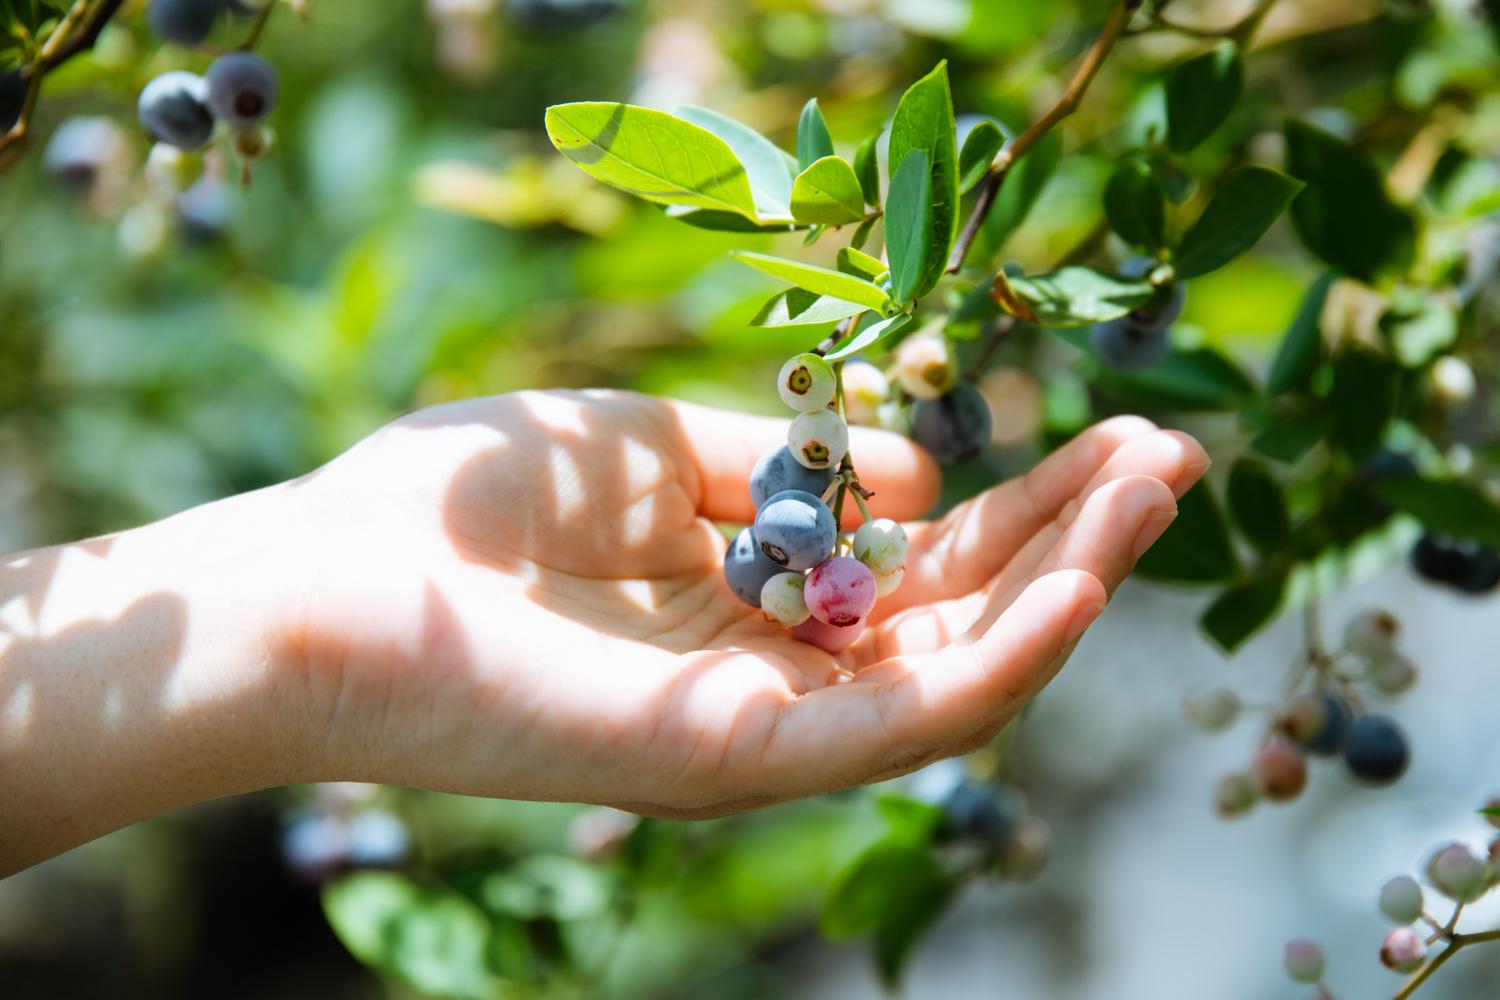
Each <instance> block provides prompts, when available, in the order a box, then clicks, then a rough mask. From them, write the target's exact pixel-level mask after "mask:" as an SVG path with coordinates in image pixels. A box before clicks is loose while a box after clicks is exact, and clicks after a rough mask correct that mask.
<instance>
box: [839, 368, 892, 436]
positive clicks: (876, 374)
mask: <svg viewBox="0 0 1500 1000" xmlns="http://www.w3.org/2000/svg"><path fill="white" fill-rule="evenodd" d="M890 394H891V383H890V380H889V379H887V378H886V377H885V372H883V371H881V370H880V369H879V368H876V367H875V366H874V365H872V364H870V363H869V362H868V361H846V362H844V419H846V420H848V421H849V422H850V423H851V424H873V423H874V422H875V412H876V411H877V410H878V409H880V404H881V403H884V402H885V401H886V397H887V396H889V395H890Z"/></svg>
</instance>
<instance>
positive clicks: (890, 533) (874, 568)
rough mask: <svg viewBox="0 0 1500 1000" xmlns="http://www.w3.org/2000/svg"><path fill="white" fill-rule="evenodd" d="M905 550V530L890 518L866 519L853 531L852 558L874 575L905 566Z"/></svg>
mask: <svg viewBox="0 0 1500 1000" xmlns="http://www.w3.org/2000/svg"><path fill="white" fill-rule="evenodd" d="M906 550H907V540H906V530H905V529H904V528H902V527H901V525H899V524H897V523H896V522H895V521H892V520H891V519H890V518H886V517H882V518H880V519H879V520H876V521H866V522H865V523H864V524H862V525H860V526H859V530H858V531H856V532H855V533H854V558H856V559H858V560H859V561H860V562H862V563H864V564H865V565H866V566H868V567H870V571H871V572H872V573H874V574H875V575H876V576H880V575H881V574H883V573H891V572H894V571H895V570H898V569H901V568H902V567H903V566H905V565H906Z"/></svg>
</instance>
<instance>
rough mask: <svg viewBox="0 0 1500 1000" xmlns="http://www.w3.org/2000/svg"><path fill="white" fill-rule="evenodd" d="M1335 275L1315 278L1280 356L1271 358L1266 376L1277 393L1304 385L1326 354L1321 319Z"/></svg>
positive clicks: (1271, 390) (1268, 387)
mask: <svg viewBox="0 0 1500 1000" xmlns="http://www.w3.org/2000/svg"><path fill="white" fill-rule="evenodd" d="M1334 278H1335V275H1332V274H1324V275H1322V276H1321V277H1319V278H1318V280H1317V281H1314V282H1313V283H1312V285H1311V286H1310V287H1309V288H1308V289H1307V294H1306V295H1304V296H1303V297H1302V304H1301V305H1300V306H1298V308H1297V315H1296V316H1295V317H1294V318H1293V319H1292V325H1291V326H1290V327H1288V328H1287V331H1286V333H1285V334H1284V335H1283V336H1282V338H1281V346H1280V347H1278V348H1277V349H1276V358H1275V360H1273V361H1272V362H1271V374H1270V376H1269V377H1268V378H1267V379H1266V391H1267V392H1268V393H1270V394H1271V395H1273V396H1276V395H1280V394H1281V393H1283V392H1286V391H1287V390H1289V389H1301V388H1304V387H1305V386H1306V385H1307V382H1308V379H1310V378H1311V377H1312V373H1313V369H1315V368H1317V367H1318V362H1319V361H1321V360H1322V358H1323V328H1322V326H1321V325H1320V323H1319V319H1320V317H1321V316H1322V315H1323V302H1324V301H1325V300H1326V299H1327V298H1328V289H1329V288H1330V287H1332V285H1333V281H1334Z"/></svg>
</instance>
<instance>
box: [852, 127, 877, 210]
mask: <svg viewBox="0 0 1500 1000" xmlns="http://www.w3.org/2000/svg"><path fill="white" fill-rule="evenodd" d="M879 142H880V133H879V132H876V133H875V134H874V135H872V136H870V137H869V138H868V139H866V140H865V141H864V142H862V143H860V144H859V148H858V149H856V150H855V151H854V173H855V174H856V175H857V176H858V177H859V187H860V190H861V191H862V192H864V196H865V204H866V205H879V204H880V158H879V156H878V155H877V154H876V152H875V149H876V146H877V145H878V144H879Z"/></svg>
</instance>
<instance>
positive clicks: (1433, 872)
mask: <svg viewBox="0 0 1500 1000" xmlns="http://www.w3.org/2000/svg"><path fill="white" fill-rule="evenodd" d="M1489 806H1490V809H1491V811H1492V812H1493V810H1494V809H1495V807H1497V806H1500V797H1496V798H1493V799H1491V800H1490V802H1489ZM1488 819H1489V823H1490V825H1491V826H1494V827H1500V817H1497V816H1495V815H1493V814H1491V815H1489V817H1488ZM1422 874H1423V876H1424V878H1425V880H1426V882H1427V884H1428V886H1430V887H1431V888H1432V889H1433V890H1435V891H1436V893H1437V894H1438V895H1439V896H1441V897H1443V898H1446V899H1447V900H1448V901H1449V903H1450V904H1451V906H1452V909H1451V911H1450V913H1451V915H1450V916H1449V919H1448V920H1447V921H1446V922H1442V921H1440V920H1438V919H1437V918H1436V917H1434V916H1433V914H1432V912H1431V911H1430V910H1429V908H1428V898H1427V892H1426V891H1425V890H1424V889H1423V887H1422V883H1421V882H1418V881H1417V879H1416V878H1414V877H1413V876H1411V875H1397V876H1396V877H1395V878H1392V879H1390V880H1389V881H1388V882H1386V883H1385V884H1384V885H1383V886H1381V887H1380V895H1379V897H1378V906H1379V908H1380V912H1381V914H1382V915H1383V916H1384V917H1385V918H1386V919H1388V920H1390V921H1391V922H1392V923H1394V924H1396V925H1397V926H1396V927H1395V929H1393V930H1392V931H1390V932H1389V933H1388V934H1386V936H1385V940H1383V941H1382V942H1381V945H1380V962H1381V964H1382V965H1384V966H1385V967H1386V968H1388V969H1390V970H1392V971H1393V972H1399V973H1401V974H1403V975H1406V974H1408V973H1416V972H1419V971H1422V970H1423V969H1424V967H1426V966H1427V965H1428V964H1429V952H1430V949H1431V948H1432V947H1433V946H1435V945H1438V944H1445V945H1446V946H1447V948H1448V949H1449V950H1451V949H1452V948H1453V947H1456V946H1458V945H1459V944H1461V943H1467V942H1473V941H1478V940H1491V939H1493V938H1494V935H1493V934H1481V935H1475V936H1470V937H1468V938H1465V936H1464V935H1462V934H1461V933H1460V932H1459V930H1458V918H1459V916H1460V914H1461V912H1462V909H1463V907H1465V906H1467V905H1468V904H1470V903H1474V902H1476V901H1478V900H1479V899H1482V898H1483V897H1484V896H1486V895H1487V894H1489V893H1490V892H1491V891H1492V890H1494V889H1496V888H1497V887H1500V836H1493V835H1492V836H1491V837H1490V839H1489V844H1488V846H1487V848H1486V849H1485V850H1484V851H1482V852H1476V851H1475V850H1474V849H1473V848H1471V847H1470V846H1469V845H1468V844H1465V843H1463V842H1461V841H1456V840H1454V841H1449V842H1447V843H1445V844H1442V845H1440V846H1439V847H1437V848H1435V849H1434V850H1433V851H1432V853H1431V854H1429V855H1428V857H1427V863H1426V865H1424V866H1423V872H1422ZM1419 925H1425V927H1419ZM1323 966H1324V961H1323V952H1322V949H1320V948H1319V947H1318V946H1317V945H1316V944H1314V943H1313V942H1311V941H1305V940H1294V941H1288V942H1287V944H1286V970H1287V973H1288V975H1290V976H1291V977H1292V979H1294V980H1296V981H1297V982H1300V983H1318V984H1321V982H1322V978H1323ZM1428 971H1434V970H1428ZM1319 995H1320V996H1322V997H1331V996H1332V994H1331V993H1329V992H1328V990H1327V988H1326V987H1322V991H1321V992H1320V994H1319ZM1402 995H1403V996H1405V995H1406V994H1405V993H1403V994H1402Z"/></svg>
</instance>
